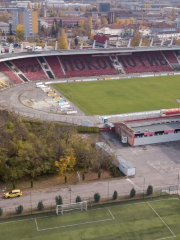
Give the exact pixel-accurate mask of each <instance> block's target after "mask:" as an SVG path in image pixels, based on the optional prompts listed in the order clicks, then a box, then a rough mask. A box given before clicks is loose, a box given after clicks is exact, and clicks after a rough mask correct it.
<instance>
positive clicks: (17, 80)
mask: <svg viewBox="0 0 180 240" xmlns="http://www.w3.org/2000/svg"><path fill="white" fill-rule="evenodd" d="M0 72H2V73H3V74H4V75H6V76H7V77H8V78H9V79H10V80H11V81H12V82H13V83H16V84H17V83H22V82H23V81H22V80H21V79H20V78H19V77H18V76H16V74H15V73H14V72H13V70H11V69H10V68H9V67H8V66H7V65H6V64H5V63H3V62H0Z"/></svg>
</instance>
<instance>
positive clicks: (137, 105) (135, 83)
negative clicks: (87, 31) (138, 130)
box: [53, 75, 180, 115]
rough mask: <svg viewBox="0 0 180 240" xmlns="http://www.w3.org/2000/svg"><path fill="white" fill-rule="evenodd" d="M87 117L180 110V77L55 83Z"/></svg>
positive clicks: (55, 86) (54, 85)
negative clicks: (179, 108) (178, 99)
mask: <svg viewBox="0 0 180 240" xmlns="http://www.w3.org/2000/svg"><path fill="white" fill-rule="evenodd" d="M53 87H54V88H56V89H57V90H58V91H59V92H60V93H62V94H63V95H64V96H65V97H67V98H68V99H69V100H70V101H71V102H73V103H74V104H75V105H77V106H78V107H79V108H80V109H81V110H82V111H83V112H85V113H86V114H88V115H106V114H119V113H130V112H139V111H150V110H160V109H166V108H176V107H179V103H178V102H177V100H176V99H177V98H180V76H178V75H177V76H162V77H150V78H131V79H119V80H108V81H95V82H73V83H60V84H53Z"/></svg>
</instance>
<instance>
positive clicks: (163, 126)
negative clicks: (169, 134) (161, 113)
mask: <svg viewBox="0 0 180 240" xmlns="http://www.w3.org/2000/svg"><path fill="white" fill-rule="evenodd" d="M141 124H142V123H141ZM128 126H129V127H130V128H131V129H132V130H133V131H134V133H135V134H140V133H145V132H160V131H167V130H175V129H179V130H180V120H174V121H171V120H169V121H168V120H166V121H163V122H152V123H149V124H147V123H146V125H140V123H139V124H133V123H132V124H128Z"/></svg>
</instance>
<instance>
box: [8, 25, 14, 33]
mask: <svg viewBox="0 0 180 240" xmlns="http://www.w3.org/2000/svg"><path fill="white" fill-rule="evenodd" d="M12 34H13V33H12V24H11V23H10V24H9V35H12Z"/></svg>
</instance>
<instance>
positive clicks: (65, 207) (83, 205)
mask: <svg viewBox="0 0 180 240" xmlns="http://www.w3.org/2000/svg"><path fill="white" fill-rule="evenodd" d="M72 210H81V211H83V210H87V201H83V202H77V203H69V204H62V205H56V215H58V214H59V213H61V214H62V215H63V213H64V211H72Z"/></svg>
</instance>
